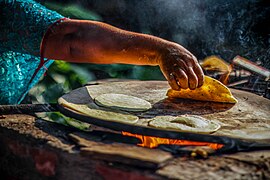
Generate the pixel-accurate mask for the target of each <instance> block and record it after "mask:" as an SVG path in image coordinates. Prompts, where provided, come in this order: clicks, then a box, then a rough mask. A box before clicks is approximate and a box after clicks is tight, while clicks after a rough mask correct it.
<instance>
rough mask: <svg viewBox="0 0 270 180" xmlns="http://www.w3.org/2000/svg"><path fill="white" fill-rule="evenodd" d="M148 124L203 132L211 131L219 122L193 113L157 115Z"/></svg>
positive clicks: (208, 132)
mask: <svg viewBox="0 0 270 180" xmlns="http://www.w3.org/2000/svg"><path fill="white" fill-rule="evenodd" d="M149 126H151V127H155V128H159V129H165V130H176V131H181V132H191V133H203V134H210V133H213V132H215V131H217V130H218V129H219V128H220V125H219V124H217V123H215V122H213V121H210V120H207V119H205V118H203V117H200V116H195V115H183V116H178V117H172V116H157V117H155V118H154V119H153V120H151V121H150V122H149Z"/></svg>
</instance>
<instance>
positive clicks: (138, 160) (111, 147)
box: [69, 134, 172, 168]
mask: <svg viewBox="0 0 270 180" xmlns="http://www.w3.org/2000/svg"><path fill="white" fill-rule="evenodd" d="M69 136H70V137H71V138H72V139H73V140H74V141H75V142H76V143H77V144H79V145H80V146H82V147H81V148H80V151H81V153H82V154H84V155H90V156H91V157H92V158H95V159H102V160H106V161H109V162H118V163H124V164H127V165H131V166H139V167H144V168H157V167H161V166H163V165H165V164H166V162H168V161H169V160H170V159H172V155H171V154H170V153H168V152H164V151H161V150H158V149H147V148H142V147H138V146H134V145H125V144H120V143H112V144H104V143H99V142H93V141H89V140H86V139H84V138H82V137H79V136H77V135H75V134H70V135H69Z"/></svg>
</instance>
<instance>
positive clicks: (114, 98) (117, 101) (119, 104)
mask: <svg viewBox="0 0 270 180" xmlns="http://www.w3.org/2000/svg"><path fill="white" fill-rule="evenodd" d="M95 103H96V104H97V105H99V106H102V107H106V108H111V109H116V110H123V111H131V112H140V111H147V110H148V109H151V107H152V105H151V104H150V103H149V102H148V101H146V100H144V99H141V98H138V97H134V96H129V95H125V94H113V93H110V94H102V95H99V96H97V97H96V98H95Z"/></svg>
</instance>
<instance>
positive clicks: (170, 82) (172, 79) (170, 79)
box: [167, 73, 180, 91]
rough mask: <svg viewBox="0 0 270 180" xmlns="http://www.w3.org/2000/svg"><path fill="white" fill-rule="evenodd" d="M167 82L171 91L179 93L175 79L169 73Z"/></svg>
mask: <svg viewBox="0 0 270 180" xmlns="http://www.w3.org/2000/svg"><path fill="white" fill-rule="evenodd" d="M167 80H168V82H169V85H170V86H171V88H172V89H173V90H176V91H179V90H180V87H179V85H178V83H177V81H176V78H175V76H174V73H170V74H169V77H168V78H167Z"/></svg>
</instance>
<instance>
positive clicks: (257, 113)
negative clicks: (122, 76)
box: [59, 81, 270, 143]
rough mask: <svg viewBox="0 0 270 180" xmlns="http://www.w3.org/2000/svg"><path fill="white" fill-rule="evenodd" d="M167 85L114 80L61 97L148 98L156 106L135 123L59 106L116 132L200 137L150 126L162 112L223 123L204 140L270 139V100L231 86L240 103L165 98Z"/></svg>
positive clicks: (85, 99) (89, 99) (74, 99)
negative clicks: (119, 121) (98, 117)
mask: <svg viewBox="0 0 270 180" xmlns="http://www.w3.org/2000/svg"><path fill="white" fill-rule="evenodd" d="M168 88H169V86H168V84H167V82H165V81H147V82H146V81H128V82H112V83H105V84H100V85H90V86H86V87H82V88H79V89H76V90H73V91H71V92H70V93H68V94H66V95H64V96H62V98H64V99H65V100H66V101H68V102H71V103H77V104H85V103H89V102H92V101H93V99H94V98H95V97H96V96H98V95H100V94H104V93H121V94H127V95H132V96H136V97H139V98H142V99H145V100H147V101H149V102H150V103H151V104H152V105H153V108H152V109H151V110H149V111H147V112H142V113H133V114H135V115H137V116H139V118H140V120H139V121H138V123H137V124H135V125H126V124H121V123H114V122H106V121H103V120H99V119H93V118H90V117H87V116H84V115H81V114H78V113H76V112H75V111H72V110H70V109H68V108H65V107H62V106H60V107H59V109H60V111H61V112H62V113H64V114H66V115H69V116H71V117H74V118H77V119H80V120H82V121H86V122H89V123H92V124H96V125H99V126H103V127H106V128H110V129H114V130H117V131H128V132H131V133H137V134H143V135H152V136H160V137H168V138H184V139H189V140H192V139H193V140H194V138H195V139H197V140H198V134H192V133H180V132H176V131H172V130H160V129H156V128H152V127H149V126H148V122H149V120H150V119H151V118H153V117H155V116H161V115H162V116H164V115H168V116H177V115H182V114H193V115H200V116H203V117H205V118H207V119H209V120H213V121H216V122H218V123H219V124H221V126H222V127H221V129H220V130H218V131H217V132H215V133H213V134H211V135H199V136H201V137H205V138H206V139H204V140H205V141H208V142H220V141H218V139H219V136H228V137H233V138H240V139H245V140H248V141H254V142H267V143H269V142H270V135H269V133H268V132H269V130H270V127H269V122H270V100H268V99H266V98H263V97H260V96H258V95H255V94H252V93H248V92H244V91H240V90H234V89H231V90H232V93H233V95H234V96H235V97H236V98H237V99H238V103H237V104H235V105H234V104H225V103H214V102H202V101H193V100H186V99H168V98H167V97H166V92H167V90H168ZM209 138H210V139H209ZM216 140H217V141H216Z"/></svg>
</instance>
